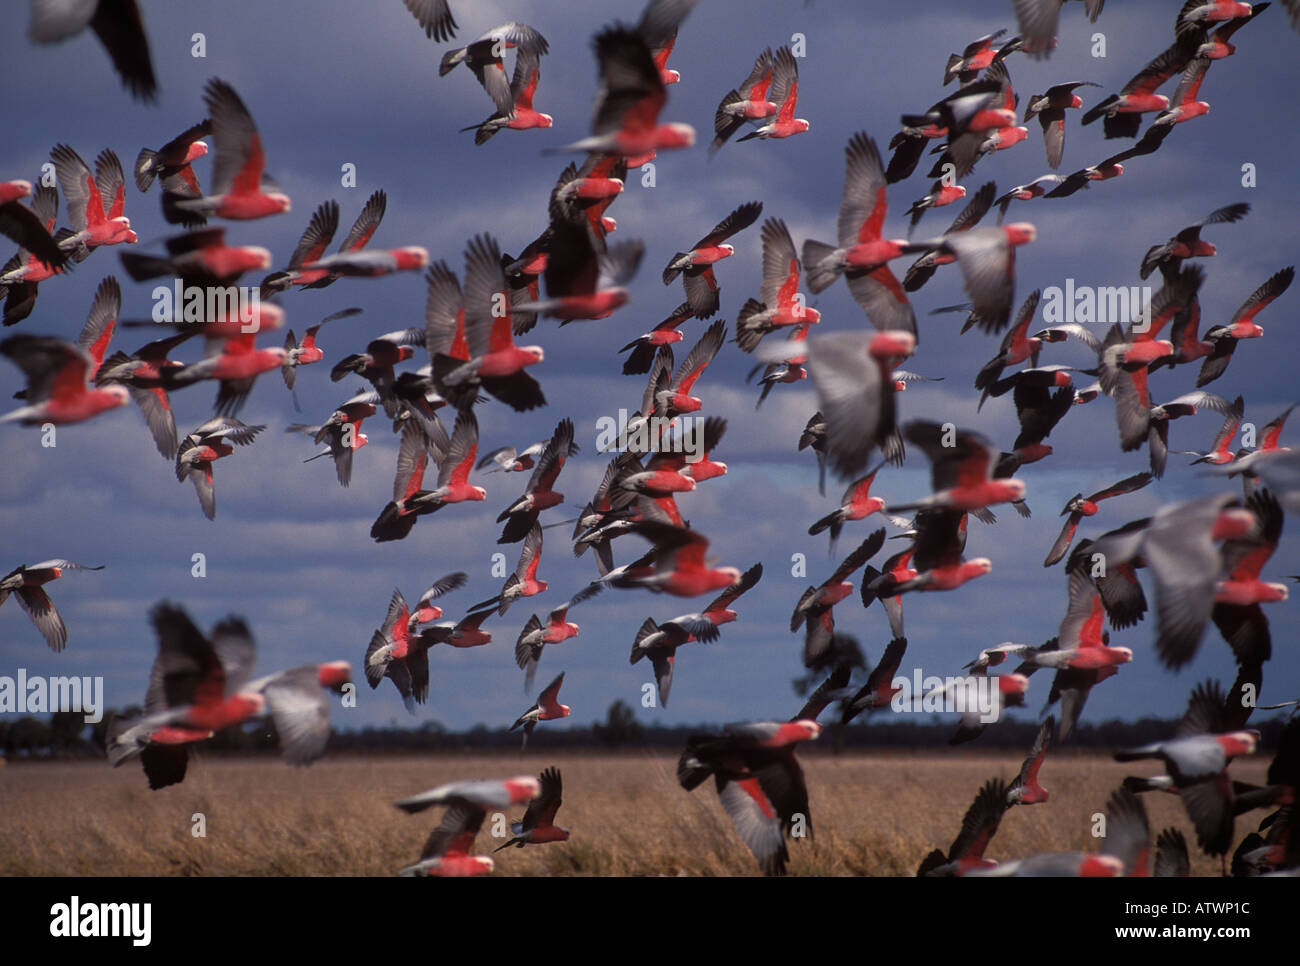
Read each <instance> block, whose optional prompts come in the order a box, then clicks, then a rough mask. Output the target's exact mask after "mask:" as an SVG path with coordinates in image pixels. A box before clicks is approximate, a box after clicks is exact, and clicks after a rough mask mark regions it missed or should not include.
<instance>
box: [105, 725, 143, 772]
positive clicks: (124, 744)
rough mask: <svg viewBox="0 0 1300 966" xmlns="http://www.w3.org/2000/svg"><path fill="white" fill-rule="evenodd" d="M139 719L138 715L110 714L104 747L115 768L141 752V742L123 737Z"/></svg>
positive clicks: (110, 762) (109, 760)
mask: <svg viewBox="0 0 1300 966" xmlns="http://www.w3.org/2000/svg"><path fill="white" fill-rule="evenodd" d="M138 720H139V718H138V717H136V716H131V717H125V716H123V715H117V714H112V713H110V714H109V716H108V725H107V729H106V732H105V740H104V749H105V751H107V753H108V762H109V764H111V765H112V766H113V767H114V768H116V767H117V766H119V765H121V764H122V763H123V762H125V761H127V760H129V759H130V758H132V757H133V756H135V755H138V754H139V753H140V746H139V744H137V743H136V742H134V741H127V740H123V738H122V736H123V735H124V734H126V732H128V731H129V730H130V729H131V727H132V726H133V725H135V723H136V722H137V721H138Z"/></svg>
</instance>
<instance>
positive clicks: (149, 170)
mask: <svg viewBox="0 0 1300 966" xmlns="http://www.w3.org/2000/svg"><path fill="white" fill-rule="evenodd" d="M156 157H158V152H157V151H155V150H153V149H152V148H141V149H140V153H139V154H137V155H136V157H135V186H136V187H137V188H139V189H140V191H142V192H144V191H148V190H149V186H150V185H152V184H153V179H154V178H155V177H156V176H157V171H156V170H155V169H154V167H153V159H154V158H156Z"/></svg>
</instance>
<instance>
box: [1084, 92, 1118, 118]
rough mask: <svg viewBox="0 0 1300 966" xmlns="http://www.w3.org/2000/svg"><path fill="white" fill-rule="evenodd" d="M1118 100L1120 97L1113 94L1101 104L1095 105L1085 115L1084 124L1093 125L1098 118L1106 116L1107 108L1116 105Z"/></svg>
mask: <svg viewBox="0 0 1300 966" xmlns="http://www.w3.org/2000/svg"><path fill="white" fill-rule="evenodd" d="M1118 100H1119V97H1118V96H1117V95H1115V94H1112V95H1110V97H1108V98H1106V99H1105V100H1104V101H1100V102H1099V103H1097V104H1094V105H1093V106H1092V107H1091V108H1089V109H1088V111H1087V112H1085V113H1084V115H1083V123H1084V124H1091V123H1092V122H1093V121H1095V120H1097V118H1099V117H1101V116H1102V115H1103V114H1105V113H1106V110H1107V108H1109V107H1110V106H1111V105H1112V104H1114V103H1115V102H1116V101H1118Z"/></svg>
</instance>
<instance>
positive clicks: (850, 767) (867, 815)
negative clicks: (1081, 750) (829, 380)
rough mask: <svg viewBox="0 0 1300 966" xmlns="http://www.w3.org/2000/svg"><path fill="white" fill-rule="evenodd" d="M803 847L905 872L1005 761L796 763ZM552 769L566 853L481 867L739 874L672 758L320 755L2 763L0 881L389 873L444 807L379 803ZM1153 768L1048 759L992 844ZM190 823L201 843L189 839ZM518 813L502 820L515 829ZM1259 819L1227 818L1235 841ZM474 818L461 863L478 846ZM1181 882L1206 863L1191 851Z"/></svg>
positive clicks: (1085, 814)
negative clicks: (298, 764) (806, 834)
mask: <svg viewBox="0 0 1300 966" xmlns="http://www.w3.org/2000/svg"><path fill="white" fill-rule="evenodd" d="M801 761H802V762H803V765H804V768H805V771H806V773H807V779H808V787H809V795H810V805H811V811H812V820H813V823H814V832H815V837H814V839H813V840H811V841H798V842H794V843H792V844H791V848H790V853H791V862H790V871H791V872H792V873H793V874H797V875H879V876H891V875H909V876H910V875H912V874H914V872H915V871H916V867H917V865H918V864H919V863H920V861H921V859H922V858H923V857H924V856H925V854H926V853H927V852H928V851H929V850H930V849H932V848H936V847H937V848H941V849H944V850H946V849H947V848H948V845H949V844H950V843H951V841H952V839H953V837H954V836H955V835H956V832H957V829H958V827H959V825H960V823H961V818H962V815H963V814H964V812H965V810H966V807H967V806H968V805H969V804H970V801H971V799H972V798H973V797H974V795H975V792H976V790H977V789H978V788H979V786H980V785H981V784H982V783H983V782H984V781H985V780H986V779H988V778H991V777H995V776H999V777H1003V778H1006V779H1008V780H1010V779H1011V778H1012V777H1013V776H1014V775H1015V773H1016V770H1017V769H1018V768H1019V764H1020V757H1019V756H1018V755H1013V754H990V755H984V756H978V757H977V756H969V755H943V754H915V753H898V754H852V753H846V754H844V755H841V756H839V757H834V756H831V755H827V754H812V753H805V754H803V755H802V756H801ZM551 764H554V765H558V766H559V767H560V769H561V770H562V772H563V776H564V805H563V807H562V808H561V809H560V813H559V817H558V823H559V824H560V825H563V826H565V827H567V828H569V829H571V830H572V832H573V837H572V838H571V839H570V840H569V841H568V842H564V843H557V844H549V845H541V846H528V847H526V848H523V849H508V850H505V851H503V852H501V853H499V854H497V855H496V859H497V870H496V873H495V874H497V875H692V876H696V875H754V874H757V869H756V866H755V863H754V860H753V857H752V856H751V855H750V854H749V851H748V850H747V849H746V848H745V847H744V845H743V843H742V842H741V841H740V839H739V837H738V836H737V835H736V833H735V830H734V829H733V828H732V826H731V823H730V821H729V820H728V819H727V816H726V814H725V813H724V812H723V811H722V809H721V807H720V806H719V804H718V799H717V796H716V795H715V794H714V792H713V786H712V783H711V782H710V783H706V784H705V785H702V786H701V787H700V788H697V789H696V790H695V791H694V792H691V793H689V794H688V793H687V792H685V791H683V790H682V789H681V788H680V786H678V784H677V781H676V778H675V765H676V756H675V755H672V754H666V753H659V752H654V753H645V754H639V755H638V754H628V755H622V756H619V755H582V754H573V753H569V754H548V753H547V752H546V751H545V749H540V748H539V749H536V751H535V752H530V753H529V754H528V755H526V756H518V755H495V756H487V755H476V756H469V755H440V756H436V757H434V756H424V757H413V756H403V757H382V756H379V757H366V758H361V757H336V756H331V757H329V758H327V759H325V760H324V761H321V762H319V763H317V764H316V765H314V766H312V767H310V768H305V769H295V768H290V767H289V766H287V765H284V764H283V763H281V762H280V761H279V760H276V759H270V758H267V759H257V760H247V759H221V758H216V757H204V758H197V759H195V760H192V761H191V764H190V771H189V774H188V775H187V777H186V779H185V781H184V783H183V784H181V785H178V786H174V787H172V788H167V789H163V790H161V791H157V792H151V791H150V790H149V788H148V786H147V785H146V783H145V780H144V775H143V774H142V773H141V771H140V769H139V768H138V767H137V766H135V765H134V764H133V763H132V764H128V765H126V766H124V767H122V768H119V769H113V768H110V767H109V766H108V765H107V764H106V763H103V762H75V763H37V764H22V763H12V762H11V763H10V766H9V767H6V768H2V769H0V874H4V875H77V876H92V875H391V874H393V873H394V872H396V871H397V869H399V868H401V867H402V866H403V865H406V864H408V863H410V862H412V861H414V860H415V859H416V858H417V857H418V855H419V853H420V849H421V847H422V846H423V844H424V839H425V837H426V836H427V834H428V832H429V830H430V829H431V828H432V827H433V825H434V824H435V823H436V822H438V821H439V820H440V817H441V810H439V809H434V810H431V811H430V812H428V813H424V814H420V815H407V814H405V813H403V812H401V811H399V810H398V809H396V808H394V807H393V804H392V803H393V802H394V801H396V800H397V799H399V798H402V797H404V796H407V795H410V794H413V793H415V792H418V791H421V790H423V789H426V788H430V787H432V786H434V785H438V784H441V783H443V782H448V781H454V780H458V779H465V778H489V777H507V776H511V775H517V774H536V773H537V772H538V771H540V770H541V769H542V768H543V767H545V766H547V765H551ZM1266 765H1267V763H1266V761H1264V760H1260V761H1240V762H1237V763H1236V764H1234V766H1233V777H1234V778H1237V779H1240V780H1244V781H1254V782H1262V780H1263V777H1264V771H1265V768H1266ZM1156 771H1157V767H1153V766H1150V765H1148V766H1147V767H1142V765H1141V764H1139V765H1137V766H1135V765H1121V764H1117V763H1115V762H1113V761H1111V760H1109V759H1108V758H1105V757H1101V756H1097V755H1078V756H1074V755H1070V754H1067V753H1057V754H1054V755H1053V756H1052V757H1050V758H1049V759H1048V760H1047V762H1046V763H1045V764H1044V766H1043V770H1042V773H1041V776H1040V777H1041V781H1042V783H1043V785H1044V786H1045V787H1047V788H1048V789H1049V791H1050V792H1051V800H1050V801H1048V802H1046V803H1044V804H1041V805H1034V806H1028V807H1017V808H1014V809H1012V810H1011V811H1010V812H1008V813H1007V815H1006V816H1005V818H1004V819H1003V821H1002V825H1001V828H1000V829H999V831H998V834H997V836H996V838H995V839H994V840H993V843H992V845H991V846H990V848H989V850H988V855H989V857H991V858H994V859H1000V860H1003V861H1005V860H1009V859H1013V858H1017V857H1020V856H1024V855H1027V854H1030V853H1033V852H1042V851H1053V850H1066V849H1082V850H1089V851H1091V850H1095V849H1096V848H1097V844H1096V842H1095V840H1094V839H1093V838H1092V837H1091V834H1090V832H1091V826H1092V815H1093V813H1095V812H1099V811H1102V810H1103V809H1104V807H1105V802H1106V798H1107V797H1108V796H1109V794H1110V792H1111V791H1112V790H1113V789H1114V788H1116V787H1117V786H1118V785H1119V782H1120V780H1121V779H1122V777H1123V776H1124V775H1125V774H1154V773H1155V772H1156ZM1144 801H1145V802H1146V806H1147V810H1148V812H1149V814H1150V816H1151V829H1152V838H1153V839H1154V837H1155V834H1156V833H1157V832H1159V830H1160V829H1162V828H1164V827H1166V826H1168V825H1174V826H1177V827H1178V828H1181V829H1182V830H1183V831H1184V834H1186V835H1187V838H1188V842H1189V845H1191V846H1192V847H1193V849H1194V847H1195V836H1194V835H1193V834H1192V831H1191V826H1190V823H1189V821H1188V819H1187V817H1186V815H1185V813H1184V812H1183V810H1182V806H1181V804H1180V803H1179V801H1178V799H1177V798H1176V797H1175V796H1173V795H1167V794H1160V793H1156V794H1148V795H1146V796H1144ZM196 812H201V813H203V815H204V816H205V819H206V831H207V835H206V837H204V838H196V837H195V836H193V835H192V834H191V829H192V827H193V823H192V816H193V815H194V814H195V813H196ZM521 814H522V809H515V810H512V812H511V814H510V815H509V818H510V820H512V821H514V820H517V819H518V818H519V816H520V815H521ZM1263 814H1264V813H1263V812H1252V813H1250V814H1248V815H1246V816H1245V817H1244V818H1241V819H1238V822H1237V837H1238V840H1240V838H1241V836H1243V835H1245V834H1246V833H1247V832H1249V831H1252V830H1253V829H1254V827H1255V825H1256V824H1258V821H1259V819H1260V818H1261V817H1262V816H1263ZM490 831H491V829H490V822H489V823H485V825H484V827H483V830H482V831H481V832H480V834H479V838H478V840H477V842H476V846H477V848H476V851H478V852H488V851H490V850H491V848H493V847H495V846H496V845H498V844H502V842H503V841H504V840H497V839H493V838H492V837H491V834H490ZM1192 870H1193V874H1196V875H1217V874H1218V872H1219V863H1218V861H1217V860H1210V859H1208V858H1207V857H1205V856H1204V855H1201V854H1199V853H1197V852H1194V854H1193V857H1192Z"/></svg>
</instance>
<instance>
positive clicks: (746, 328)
mask: <svg viewBox="0 0 1300 966" xmlns="http://www.w3.org/2000/svg"><path fill="white" fill-rule="evenodd" d="M766 310H767V306H766V305H764V304H763V303H762V302H760V301H759V300H758V299H755V298H751V299H749V300H748V301H747V302H745V304H744V305H742V306H741V307H740V313H739V314H738V315H737V316H736V345H738V346H740V349H741V351H742V352H753V351H754V349H755V348H757V347H758V343H759V342H760V341H761V340H762V338H763V336H765V335H767V333H768V332H770V331H772V330H771V327H770V326H768V325H767V324H766V323H764V322H761V321H760V322H751V321H750V320H751V319H753V318H754V316H756V315H759V314H760V313H762V312H765V311H766Z"/></svg>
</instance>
